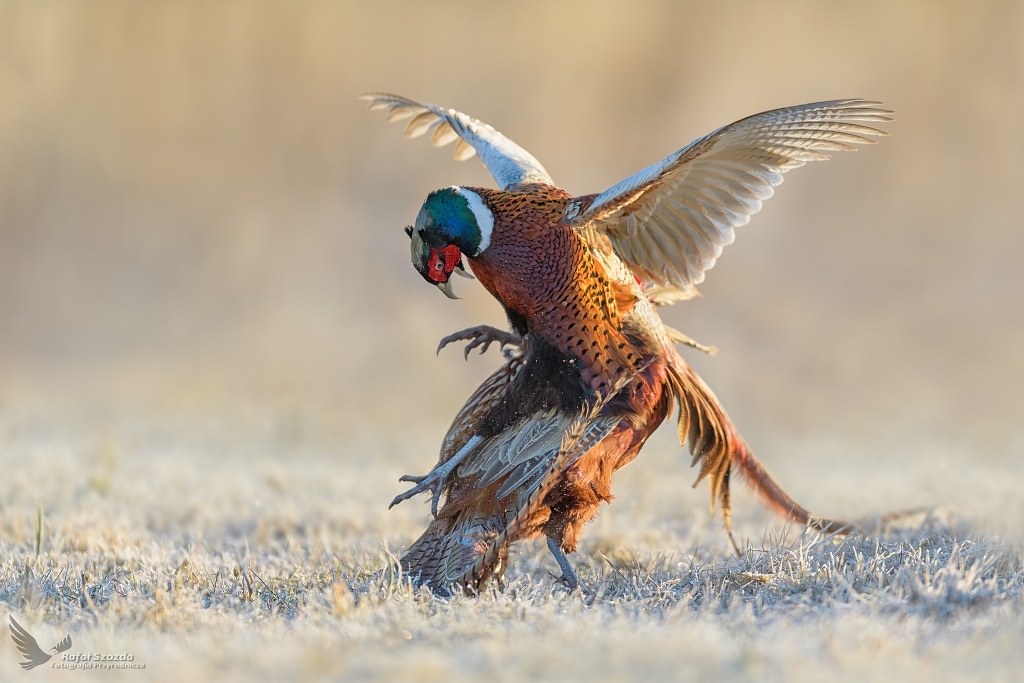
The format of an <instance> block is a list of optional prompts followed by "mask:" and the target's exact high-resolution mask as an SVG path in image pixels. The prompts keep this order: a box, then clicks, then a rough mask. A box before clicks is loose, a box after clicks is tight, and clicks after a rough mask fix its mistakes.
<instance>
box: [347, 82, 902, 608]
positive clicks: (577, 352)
mask: <svg viewBox="0 0 1024 683" xmlns="http://www.w3.org/2000/svg"><path fill="white" fill-rule="evenodd" d="M366 99H368V100H369V102H370V108H371V109H380V108H383V109H386V110H387V113H388V119H389V120H403V119H408V120H409V123H408V125H407V127H406V135H407V136H409V137H418V136H420V135H425V134H426V133H428V132H429V133H431V142H432V144H435V145H438V146H440V145H444V144H447V143H449V142H452V141H455V140H457V141H458V144H457V146H456V152H455V155H456V158H457V159H465V158H469V157H471V156H472V155H473V154H474V153H475V154H479V155H480V157H481V159H482V160H483V161H484V163H485V165H486V166H487V167H488V169H489V170H490V171H491V172H492V174H493V175H494V177H495V179H496V180H497V181H498V183H499V185H500V186H501V187H500V189H497V190H494V189H488V188H481V187H467V188H461V187H452V188H445V189H442V190H438V191H436V192H432V193H431V194H430V196H428V198H427V200H426V202H424V205H423V208H422V209H421V211H420V213H419V215H418V216H417V219H416V224H415V225H414V226H411V227H410V228H408V229H407V232H408V233H409V236H410V238H411V240H412V242H411V249H412V260H413V265H414V266H415V267H416V269H417V270H418V271H419V272H420V274H421V275H422V276H423V277H424V279H425V280H426V281H427V282H430V283H431V284H434V285H436V286H438V287H439V288H440V289H441V290H442V291H443V292H444V293H445V294H446V295H448V296H450V297H453V298H454V291H453V289H452V286H451V282H450V277H451V275H452V274H453V273H456V272H461V271H462V269H463V267H464V265H465V264H466V263H468V265H469V267H470V268H471V269H472V271H473V273H474V275H475V276H476V278H477V279H479V281H480V283H481V284H482V285H483V286H484V287H485V288H486V289H487V290H488V291H489V292H490V293H491V294H492V295H493V296H494V297H495V298H496V299H497V300H498V301H499V302H500V303H501V304H502V306H503V307H504V308H505V311H506V313H507V314H508V319H509V323H510V325H511V327H512V329H513V332H512V333H503V332H500V331H498V330H490V329H484V328H474V329H472V330H467V331H464V332H463V333H459V334H456V335H453V336H452V337H449V338H447V339H446V341H445V342H442V345H443V344H444V343H447V341H451V340H452V339H459V338H463V339H468V340H470V341H471V344H470V347H468V348H467V353H468V350H469V348H471V347H475V346H477V345H480V344H483V345H484V349H486V345H487V344H489V343H490V342H491V341H499V342H500V343H501V344H502V345H506V344H512V345H513V346H515V347H518V353H516V354H513V355H512V356H511V357H510V358H509V359H508V361H507V362H506V364H505V365H503V366H502V367H501V368H499V369H498V370H497V371H496V372H495V373H494V374H492V375H491V376H490V377H489V378H488V379H487V380H486V381H485V382H484V383H483V384H482V385H481V387H480V388H479V389H478V390H477V391H476V392H475V393H474V394H473V396H472V397H470V400H469V401H468V402H467V403H466V405H465V407H463V409H462V410H461V411H460V412H459V414H458V415H457V416H456V418H455V421H454V422H453V423H452V426H451V428H450V429H449V431H448V434H447V435H446V436H445V439H444V442H443V445H442V448H441V456H440V459H439V462H438V464H437V466H436V467H435V468H434V469H433V470H432V471H431V472H430V473H429V474H427V475H425V476H422V477H411V476H407V477H403V478H402V479H403V480H404V481H412V482H415V483H416V484H417V485H416V486H415V487H413V488H412V489H410V490H409V491H407V492H405V493H404V494H401V495H399V496H398V497H396V498H395V500H394V501H393V502H392V505H394V504H396V503H398V502H400V501H402V500H405V499H407V498H409V497H411V496H412V495H415V494H417V493H420V492H423V491H431V492H432V493H433V500H432V506H431V509H432V512H433V513H434V517H435V518H434V520H433V521H432V522H431V524H430V525H429V527H428V528H427V529H426V531H424V533H423V534H422V536H421V537H420V538H419V539H418V540H417V541H416V542H414V543H413V545H412V546H411V547H410V548H409V550H408V551H407V552H406V553H405V554H404V555H403V557H402V564H403V567H404V568H405V569H406V570H407V571H408V572H409V573H410V574H411V575H412V576H413V577H414V579H415V580H416V581H418V582H419V583H420V584H422V585H429V586H431V588H432V589H433V590H435V591H438V592H447V591H449V590H451V587H452V586H464V587H470V588H476V587H479V586H481V585H482V584H483V583H485V582H486V581H487V580H489V579H490V578H492V577H493V576H496V575H498V576H500V574H501V572H502V571H503V570H504V567H505V565H506V563H507V553H508V547H509V545H510V544H511V543H514V542H515V541H517V540H520V539H524V538H531V537H534V536H537V535H539V534H543V535H544V536H546V537H547V539H548V545H549V548H551V550H552V552H553V553H554V554H555V557H556V559H557V560H558V562H559V565H560V566H561V567H562V570H563V573H564V578H565V580H566V581H567V583H568V584H569V585H570V586H575V585H576V583H577V582H578V578H577V577H576V576H575V572H574V571H573V569H572V566H571V564H569V562H568V560H567V559H566V557H565V554H566V553H572V552H573V551H574V550H575V549H576V545H577V541H578V538H579V534H580V531H581V530H582V527H583V525H585V524H586V522H587V521H589V520H590V519H591V518H592V517H593V516H594V514H595V513H596V512H597V509H598V506H599V505H600V504H601V503H602V502H610V501H611V500H612V493H611V482H612V474H613V473H614V472H615V471H616V470H618V469H619V468H621V467H623V466H624V465H626V464H627V463H629V462H630V461H632V460H633V459H634V458H635V457H636V456H637V454H638V453H639V451H640V449H641V448H642V447H643V445H644V443H645V442H646V440H647V438H648V437H649V436H650V435H651V433H653V431H654V430H655V429H657V428H658V427H659V426H660V425H661V424H662V423H663V422H664V421H665V419H666V418H667V417H668V415H669V414H670V412H671V411H672V409H673V406H677V407H678V411H679V413H678V432H679V438H680V442H681V443H683V444H684V445H687V446H688V447H689V450H690V452H691V454H692V456H693V464H694V465H696V464H698V463H699V464H700V473H699V476H698V479H697V481H698V482H700V481H702V480H703V479H705V478H707V479H708V481H709V482H710V488H711V496H712V507H713V508H714V505H715V503H716V502H717V503H718V504H719V505H720V506H721V509H722V513H723V518H724V520H725V523H726V527H727V528H729V512H730V509H731V500H730V488H729V484H730V476H731V474H732V473H734V472H739V473H740V474H741V475H743V477H744V478H745V479H746V480H747V481H748V482H749V483H750V484H751V485H752V486H753V488H754V489H755V491H756V492H757V493H758V494H759V495H760V496H761V497H762V499H763V500H764V501H765V503H766V504H768V505H769V506H770V507H772V508H773V509H775V510H777V511H778V512H779V513H781V514H783V515H785V516H787V517H789V518H792V519H795V520H797V521H799V522H801V523H807V524H810V525H812V526H817V527H818V528H825V527H832V528H837V527H838V523H835V522H830V521H828V520H824V519H821V518H817V517H814V516H812V515H811V514H810V513H809V512H808V511H807V510H806V509H804V508H803V507H801V506H800V505H798V504H797V503H796V502H794V501H793V500H792V499H791V498H790V497H789V496H788V495H787V494H786V493H785V491H783V490H782V488H781V487H780V486H779V485H778V484H777V483H776V482H775V481H774V479H772V477H771V476H770V475H769V474H768V472H767V471H766V470H765V469H764V467H763V465H761V463H760V462H759V461H758V460H757V459H756V458H755V457H754V455H753V453H752V452H751V451H750V449H749V448H748V447H747V445H746V444H745V443H744V441H743V439H742V438H741V437H740V436H739V433H738V432H737V431H736V429H735V427H734V426H733V425H732V423H731V421H730V420H729V418H728V416H727V415H726V413H725V411H724V410H723V409H722V407H721V405H720V404H719V402H718V400H717V399H716V398H715V396H714V394H713V393H712V392H711V390H710V389H709V388H708V387H707V385H706V384H705V383H704V382H703V380H701V378H700V377H699V376H697V374H696V373H695V372H694V371H693V369H692V368H691V367H690V366H689V365H688V364H687V363H686V362H685V361H684V360H683V359H682V357H681V356H680V355H679V353H678V352H677V351H676V349H675V347H674V346H673V344H674V343H675V342H681V343H685V344H688V345H690V346H694V347H696V348H700V349H703V350H707V351H709V352H713V349H709V348H708V347H704V346H702V345H700V344H697V343H696V342H694V341H693V340H691V339H689V338H688V337H686V336H685V335H683V334H682V333H680V332H678V331H676V330H672V329H671V328H668V327H666V326H665V325H664V324H663V322H662V321H661V317H660V316H659V315H658V313H657V310H656V306H658V305H663V304H667V303H673V302H675V301H679V300H685V299H687V298H690V297H692V296H693V295H694V294H695V292H696V290H695V289H694V286H695V285H696V284H699V283H700V282H702V281H703V278H704V274H705V272H706V271H707V270H708V269H710V268H711V267H712V266H713V265H714V263H715V260H716V259H717V258H718V256H719V255H720V254H721V251H722V247H724V246H725V245H727V244H729V243H731V242H732V240H733V239H734V236H735V233H734V229H735V228H736V227H739V226H741V225H744V224H745V223H746V222H748V221H749V219H750V216H751V215H752V214H753V213H756V212H757V211H758V210H759V209H760V208H761V203H762V201H763V200H765V199H767V198H768V197H770V196H771V194H772V193H773V191H774V188H775V187H776V186H777V185H779V183H781V182H782V174H783V173H785V172H786V171H788V170H790V169H792V168H796V167H798V166H801V165H803V164H804V163H805V162H807V161H813V160H822V159H827V158H828V156H827V154H826V152H828V151H838V150H853V149H855V147H854V145H856V144H863V143H868V142H871V140H870V138H869V137H866V136H874V135H884V134H885V133H884V132H882V131H880V130H877V129H875V128H872V127H869V126H866V125H864V123H865V122H878V121H889V120H891V119H890V118H889V116H888V115H889V114H890V113H891V112H888V111H886V110H883V109H879V108H878V107H877V106H876V105H877V103H873V102H866V101H863V100H837V101H834V102H822V103H816V104H810V105H801V106H798V107H789V108H786V109H779V110H774V111H770V112H765V113H763V114H758V115H755V116H752V117H748V118H746V119H743V120H741V121H738V122H736V123H734V124H731V125H729V126H725V127H723V128H720V129H718V130H717V131H715V132H713V133H711V134H710V135H708V136H705V137H703V138H699V139H698V140H695V141H694V142H693V143H691V144H690V145H688V146H686V147H684V148H683V149H681V150H679V151H678V152H676V153H674V154H672V155H670V156H669V157H668V158H666V159H665V160H663V161H661V162H659V163H657V164H654V165H652V166H650V167H648V168H646V169H644V170H643V171H640V172H639V173H637V174H635V175H633V176H631V177H630V178H627V179H626V180H624V181H622V182H621V183H618V184H617V185H615V186H613V187H612V188H610V189H608V190H606V191H605V192H602V193H599V194H592V195H584V196H580V197H574V196H572V195H571V194H569V193H568V192H566V191H564V190H562V189H560V188H558V187H557V186H556V185H555V183H554V181H553V180H552V179H551V178H550V176H549V175H548V173H547V171H546V170H545V169H544V167H543V166H541V165H540V163H539V162H538V161H537V160H536V158H534V157H533V156H532V155H530V154H529V153H528V152H526V151H525V150H523V149H522V148H520V147H519V146H518V145H516V144H515V143H513V142H512V141H511V140H509V139H508V138H506V137H505V136H503V135H502V134H501V133H498V132H497V131H496V130H494V129H493V128H492V127H490V126H488V125H486V124H484V123H482V122H480V121H477V120H476V119H473V118H471V117H469V116H466V115H465V114H462V113H460V112H457V111H455V110H452V109H443V108H441V107H436V106H433V105H427V104H422V103H419V102H415V101H412V100H408V99H405V98H401V97H398V96H395V95H385V94H375V95H369V96H367V97H366ZM442 495H445V501H444V505H443V506H442V507H441V508H440V509H439V510H438V505H439V502H440V498H441V496H442ZM730 539H731V533H730Z"/></svg>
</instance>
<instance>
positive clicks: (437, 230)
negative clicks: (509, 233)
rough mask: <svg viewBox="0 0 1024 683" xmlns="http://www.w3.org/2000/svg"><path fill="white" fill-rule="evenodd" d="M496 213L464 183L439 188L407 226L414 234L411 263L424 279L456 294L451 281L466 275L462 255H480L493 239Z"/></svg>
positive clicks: (450, 295) (446, 292) (452, 296)
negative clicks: (453, 276)
mask: <svg viewBox="0 0 1024 683" xmlns="http://www.w3.org/2000/svg"><path fill="white" fill-rule="evenodd" d="M493 229H494V215H493V214H492V213H491V210H490V209H488V208H487V205H486V204H484V202H483V200H482V199H481V198H480V195H478V194H477V193H475V192H473V191H472V190H467V189H465V188H462V187H446V188H444V189H443V190H436V191H434V192H431V193H430V194H429V195H428V196H427V200H426V201H425V202H423V207H422V208H421V209H420V212H419V215H417V216H416V225H415V226H411V227H408V228H406V232H407V233H408V234H409V237H410V238H412V264H413V266H414V267H415V268H416V270H417V271H418V272H419V274H420V275H422V276H423V279H424V280H426V281H427V282H429V283H430V284H432V285H436V286H437V288H438V289H440V290H441V291H442V292H444V293H445V295H446V296H447V297H448V298H450V299H455V298H457V297H456V296H455V292H454V291H452V285H451V282H450V281H449V280H450V278H451V276H452V273H455V272H457V273H459V274H460V275H465V274H466V271H465V270H464V268H463V266H462V256H463V254H465V255H466V256H468V257H471V258H472V257H476V256H479V255H480V254H481V253H483V251H484V250H485V249H487V247H488V245H489V244H490V242H491V232H492V231H493Z"/></svg>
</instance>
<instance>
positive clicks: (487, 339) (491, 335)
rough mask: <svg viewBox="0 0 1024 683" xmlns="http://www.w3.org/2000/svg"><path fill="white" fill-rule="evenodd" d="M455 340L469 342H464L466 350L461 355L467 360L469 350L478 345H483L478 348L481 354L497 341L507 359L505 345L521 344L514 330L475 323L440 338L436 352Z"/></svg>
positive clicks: (518, 345) (507, 353)
mask: <svg viewBox="0 0 1024 683" xmlns="http://www.w3.org/2000/svg"><path fill="white" fill-rule="evenodd" d="M456 341H468V342H469V343H468V344H466V350H465V352H464V353H463V356H464V357H465V358H466V359H467V360H468V359H469V352H470V351H472V350H473V349H475V348H477V347H478V346H482V347H483V348H481V349H480V353H481V354H483V353H486V352H487V349H488V347H490V345H491V344H493V343H495V342H497V343H498V345H499V346H500V347H501V349H502V355H504V356H505V357H506V359H507V358H509V357H510V356H509V354H510V353H511V351H506V350H505V347H506V346H514V347H516V348H519V347H521V346H522V344H523V338H522V337H520V336H519V335H518V334H516V333H515V332H505V331H504V330H499V329H498V328H496V327H491V326H490V325H477V326H476V327H467V328H466V329H464V330H459V331H458V332H455V333H453V334H449V335H448V336H447V337H445V338H444V339H442V340H441V343H440V344H438V345H437V352H438V353H441V349H443V348H444V347H446V346H448V345H449V344H451V343H452V342H456Z"/></svg>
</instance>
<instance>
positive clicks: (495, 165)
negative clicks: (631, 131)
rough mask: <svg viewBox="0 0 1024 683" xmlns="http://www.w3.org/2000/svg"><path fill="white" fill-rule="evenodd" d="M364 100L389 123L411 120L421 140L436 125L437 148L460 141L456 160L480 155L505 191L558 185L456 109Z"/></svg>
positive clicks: (376, 97) (409, 129)
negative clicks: (536, 185) (380, 112)
mask: <svg viewBox="0 0 1024 683" xmlns="http://www.w3.org/2000/svg"><path fill="white" fill-rule="evenodd" d="M360 99H362V100H366V101H367V107H368V108H369V109H370V110H371V111H376V110H381V109H385V110H387V112H386V115H385V118H386V119H387V120H388V121H404V120H406V119H411V121H409V123H408V125H406V128H405V135H406V137H409V138H416V137H419V136H421V135H424V134H425V133H426V132H427V131H428V130H429V129H430V127H431V126H434V132H433V134H432V135H431V136H430V144H431V145H433V146H434V147H444V146H445V145H447V144H450V143H452V142H454V141H455V140H458V144H456V146H455V153H454V158H455V160H456V161H465V160H466V159H469V158H471V157H473V156H474V155H480V160H481V161H483V162H484V166H486V167H487V170H488V171H490V172H491V175H493V176H494V179H495V180H497V181H498V184H499V185H500V186H501V189H503V190H505V189H508V188H509V187H512V186H513V185H522V184H524V183H544V184H546V185H554V184H555V183H554V181H553V180H551V176H550V175H548V172H547V171H546V170H545V169H544V167H543V166H542V165H541V163H540V162H539V161H537V159H536V158H535V157H534V156H533V155H532V154H530V153H529V152H527V151H526V150H525V149H523V148H522V147H520V146H519V145H517V144H516V143H514V142H512V141H511V140H509V139H508V138H507V137H505V136H504V135H502V134H501V133H499V132H498V131H496V130H495V129H494V128H492V127H491V126H489V125H487V124H486V123H484V122H483V121H479V120H477V119H474V118H473V117H471V116H467V115H466V114H463V113H462V112H459V111H455V110H454V109H444V108H443V107H438V106H435V105H433V104H426V103H423V102H417V101H415V100H410V99H408V98H405V97H400V96H398V95H391V94H389V93H369V94H367V95H363V96H362V97H361V98H360ZM435 120H436V121H435Z"/></svg>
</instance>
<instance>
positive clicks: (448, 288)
mask: <svg viewBox="0 0 1024 683" xmlns="http://www.w3.org/2000/svg"><path fill="white" fill-rule="evenodd" d="M437 288H438V289H440V290H441V291H442V292H444V295H445V296H446V297H448V298H449V299H458V298H459V297H457V296H455V290H454V289H452V282H451V280H448V281H447V282H438V283H437Z"/></svg>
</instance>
